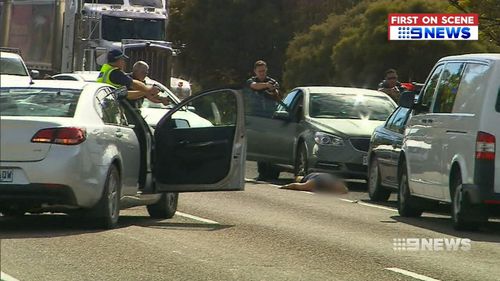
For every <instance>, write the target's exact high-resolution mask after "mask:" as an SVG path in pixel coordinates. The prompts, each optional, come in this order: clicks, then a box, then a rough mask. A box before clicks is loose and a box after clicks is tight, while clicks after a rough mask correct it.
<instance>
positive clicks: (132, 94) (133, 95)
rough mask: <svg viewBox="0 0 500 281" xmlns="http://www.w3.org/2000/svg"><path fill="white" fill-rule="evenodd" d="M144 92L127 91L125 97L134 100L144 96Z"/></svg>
mask: <svg viewBox="0 0 500 281" xmlns="http://www.w3.org/2000/svg"><path fill="white" fill-rule="evenodd" d="M144 95H145V94H144V93H143V92H141V91H128V92H127V99H129V100H136V99H140V98H142V97H144Z"/></svg>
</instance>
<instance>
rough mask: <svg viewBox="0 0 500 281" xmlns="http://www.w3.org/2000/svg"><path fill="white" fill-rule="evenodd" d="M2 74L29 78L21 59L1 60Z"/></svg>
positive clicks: (3, 58) (0, 70)
mask: <svg viewBox="0 0 500 281" xmlns="http://www.w3.org/2000/svg"><path fill="white" fill-rule="evenodd" d="M0 74H5V75H19V76H29V75H28V72H26V68H24V65H23V63H22V61H21V60H20V59H19V58H7V57H1V58H0Z"/></svg>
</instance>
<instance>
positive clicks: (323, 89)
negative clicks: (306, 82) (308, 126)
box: [297, 86, 387, 96]
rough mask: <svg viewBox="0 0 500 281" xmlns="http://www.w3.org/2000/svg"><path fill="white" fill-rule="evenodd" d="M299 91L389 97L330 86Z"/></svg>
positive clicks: (368, 91)
mask: <svg viewBox="0 0 500 281" xmlns="http://www.w3.org/2000/svg"><path fill="white" fill-rule="evenodd" d="M297 89H307V90H308V91H309V92H311V93H320V94H329V93H332V94H352V95H358V94H363V95H369V96H387V95H386V94H384V93H382V92H379V91H375V90H370V89H363V88H352V87H330V86H312V87H298V88H297Z"/></svg>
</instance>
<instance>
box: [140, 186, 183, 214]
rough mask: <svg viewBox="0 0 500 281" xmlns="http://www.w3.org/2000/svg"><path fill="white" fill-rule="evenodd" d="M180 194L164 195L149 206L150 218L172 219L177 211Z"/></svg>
mask: <svg viewBox="0 0 500 281" xmlns="http://www.w3.org/2000/svg"><path fill="white" fill-rule="evenodd" d="M178 201H179V193H173V192H169V193H163V194H162V195H161V198H160V200H158V202H156V203H155V204H152V205H147V206H146V208H147V209H148V213H149V216H150V217H151V218H153V219H170V218H172V217H173V216H174V215H175V212H176V211H177V203H178Z"/></svg>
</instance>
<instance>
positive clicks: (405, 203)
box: [398, 163, 423, 217]
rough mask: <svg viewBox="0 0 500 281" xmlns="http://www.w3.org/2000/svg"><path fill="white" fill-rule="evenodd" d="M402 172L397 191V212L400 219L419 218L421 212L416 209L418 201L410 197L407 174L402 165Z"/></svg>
mask: <svg viewBox="0 0 500 281" xmlns="http://www.w3.org/2000/svg"><path fill="white" fill-rule="evenodd" d="M402 165H403V172H402V173H401V178H400V180H399V190H398V212H399V215H400V216H402V217H420V216H421V215H422V213H423V210H422V209H421V208H419V207H418V203H419V201H418V199H417V198H415V197H414V196H412V195H411V193H410V187H409V186H408V173H407V171H406V166H405V165H406V164H405V163H402Z"/></svg>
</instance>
